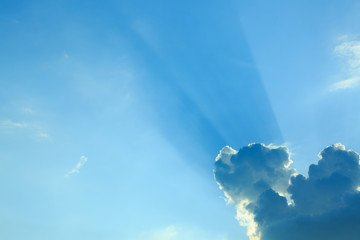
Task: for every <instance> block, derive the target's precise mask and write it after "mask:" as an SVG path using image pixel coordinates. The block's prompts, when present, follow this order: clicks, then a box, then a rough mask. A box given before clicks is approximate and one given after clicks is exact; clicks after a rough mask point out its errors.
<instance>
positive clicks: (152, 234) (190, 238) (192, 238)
mask: <svg viewBox="0 0 360 240" xmlns="http://www.w3.org/2000/svg"><path fill="white" fill-rule="evenodd" d="M184 239H186V240H201V239H207V240H227V237H226V235H218V234H210V233H207V232H204V231H203V230H202V229H199V228H196V227H195V228H194V227H193V226H192V227H185V226H175V225H170V226H167V227H165V228H160V229H155V230H152V231H149V232H144V233H140V234H139V235H138V236H136V237H134V238H131V240H184Z"/></svg>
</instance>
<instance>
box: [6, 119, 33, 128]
mask: <svg viewBox="0 0 360 240" xmlns="http://www.w3.org/2000/svg"><path fill="white" fill-rule="evenodd" d="M0 126H1V127H3V128H26V127H28V124H27V123H23V122H14V121H11V120H4V121H0Z"/></svg>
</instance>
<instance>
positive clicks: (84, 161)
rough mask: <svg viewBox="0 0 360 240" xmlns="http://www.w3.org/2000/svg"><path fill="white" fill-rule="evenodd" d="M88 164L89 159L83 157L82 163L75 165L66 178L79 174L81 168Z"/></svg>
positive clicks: (81, 158)
mask: <svg viewBox="0 0 360 240" xmlns="http://www.w3.org/2000/svg"><path fill="white" fill-rule="evenodd" d="M86 162H87V157H85V156H81V157H80V161H79V162H78V163H77V164H76V165H75V167H74V168H73V169H71V170H70V171H69V172H67V173H66V174H65V177H69V176H70V175H71V174H75V173H79V172H80V168H82V167H83V166H84V165H85V163H86Z"/></svg>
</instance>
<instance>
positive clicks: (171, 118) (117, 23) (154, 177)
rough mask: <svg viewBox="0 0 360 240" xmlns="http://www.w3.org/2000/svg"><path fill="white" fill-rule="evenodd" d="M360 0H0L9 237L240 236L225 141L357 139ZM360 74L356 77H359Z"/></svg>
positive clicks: (297, 163) (1, 210) (300, 156)
mask: <svg viewBox="0 0 360 240" xmlns="http://www.w3.org/2000/svg"><path fill="white" fill-rule="evenodd" d="M359 22H360V3H359V2H358V1H346V2H344V1H316V2H314V1H285V0H284V1H278V0H276V1H233V0H230V1H215V0H211V1H187V0H185V1H165V0H163V1H162V0H156V1H145V0H139V1H137V0H135V1H92V0H89V1H66V0H65V1H37V0H34V1H7V0H4V1H1V3H0V183H1V185H0V186H1V194H0V238H1V239H5V240H20V239H27V240H35V239H36V240H48V239H54V240H56V239H69V240H75V239H88V240H92V239H94V240H95V239H104V240H119V239H124V240H137V239H139V240H140V239H141V240H155V239H156V240H180V239H181V240H182V239H189V240H192V239H194V240H195V239H196V240H202V239H206V240H239V239H243V240H245V239H247V236H246V229H245V228H243V227H240V226H239V223H238V222H237V221H236V219H235V209H234V207H233V206H231V205H227V204H226V202H225V201H224V197H223V192H222V191H220V190H219V188H218V185H217V184H216V182H215V180H214V176H213V167H214V162H215V157H216V156H217V154H218V153H219V151H220V149H221V148H222V147H223V146H225V145H230V146H231V147H232V148H234V149H239V148H240V147H242V146H244V145H247V144H249V143H253V142H261V143H265V144H271V143H272V144H276V145H280V144H286V145H287V146H288V147H289V150H290V152H291V153H292V156H291V158H292V160H293V161H294V163H293V165H292V166H293V167H294V168H296V169H298V171H299V172H300V173H303V174H305V175H306V174H307V173H306V171H307V168H308V165H309V164H310V163H314V162H316V161H317V159H318V157H317V154H318V153H319V152H320V151H321V150H322V149H323V148H324V147H325V146H327V145H330V144H334V143H337V142H341V143H343V144H344V145H345V146H346V147H347V148H350V149H354V150H357V151H360V142H359V141H358V136H359V134H360V125H359V122H360V97H359V96H360V95H359V93H360V35H359V34H360V24H358V23H359ZM358 85H359V86H358Z"/></svg>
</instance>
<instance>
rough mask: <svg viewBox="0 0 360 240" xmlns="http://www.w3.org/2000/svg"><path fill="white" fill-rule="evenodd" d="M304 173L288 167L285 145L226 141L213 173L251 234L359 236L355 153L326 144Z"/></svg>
mask: <svg viewBox="0 0 360 240" xmlns="http://www.w3.org/2000/svg"><path fill="white" fill-rule="evenodd" d="M319 158H320V159H319V161H318V163H317V164H312V165H311V166H310V167H309V172H308V177H305V176H303V175H301V174H297V173H296V170H295V169H292V168H290V164H291V160H290V153H289V151H288V149H287V148H286V147H284V146H279V147H277V146H271V145H269V146H265V145H263V144H250V145H249V146H246V147H244V148H242V149H240V150H239V151H235V150H234V149H232V148H230V147H228V146H226V147H224V148H223V149H222V150H221V151H220V153H219V155H218V156H217V158H216V163H215V169H214V175H215V179H216V181H217V183H218V184H219V186H220V188H221V189H222V190H223V191H224V193H225V195H226V196H227V198H228V200H229V202H231V203H233V204H234V205H235V206H236V209H237V218H238V219H239V221H240V223H241V224H243V225H246V226H247V227H248V235H249V238H250V239H252V240H290V239H291V240H298V239H299V240H300V239H301V240H304V239H306V240H315V239H316V240H322V239H326V240H343V239H346V240H358V239H360V192H359V191H358V188H359V186H360V165H359V154H357V153H356V152H354V151H352V150H346V149H345V146H344V145H342V144H339V143H338V144H334V145H332V146H328V147H326V148H325V149H324V150H322V151H321V152H320V154H319Z"/></svg>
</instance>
